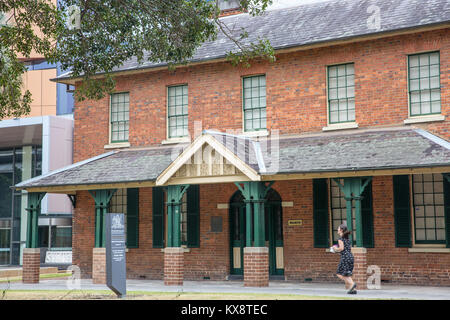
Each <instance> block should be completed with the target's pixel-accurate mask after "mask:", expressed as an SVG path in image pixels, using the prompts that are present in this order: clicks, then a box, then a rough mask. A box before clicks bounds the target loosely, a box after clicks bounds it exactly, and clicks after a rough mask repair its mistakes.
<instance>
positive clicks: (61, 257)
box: [45, 251, 72, 264]
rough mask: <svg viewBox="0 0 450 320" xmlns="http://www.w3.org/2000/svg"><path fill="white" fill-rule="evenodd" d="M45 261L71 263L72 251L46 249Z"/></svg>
mask: <svg viewBox="0 0 450 320" xmlns="http://www.w3.org/2000/svg"><path fill="white" fill-rule="evenodd" d="M45 263H68V264H72V251H47V253H46V254H45Z"/></svg>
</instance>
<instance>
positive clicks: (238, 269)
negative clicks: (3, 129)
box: [230, 203, 246, 275]
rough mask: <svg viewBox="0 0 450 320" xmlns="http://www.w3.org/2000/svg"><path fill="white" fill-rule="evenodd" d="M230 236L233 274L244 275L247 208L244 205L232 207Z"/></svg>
mask: <svg viewBox="0 0 450 320" xmlns="http://www.w3.org/2000/svg"><path fill="white" fill-rule="evenodd" d="M230 235H231V252H230V254H231V268H230V270H231V272H230V273H231V274H238V275H243V274H244V247H245V240H246V238H245V206H244V203H242V204H241V203H232V204H231V205H230Z"/></svg>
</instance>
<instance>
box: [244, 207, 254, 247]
mask: <svg viewBox="0 0 450 320" xmlns="http://www.w3.org/2000/svg"><path fill="white" fill-rule="evenodd" d="M245 206H246V208H245V209H246V210H245V219H246V220H245V222H246V223H245V246H246V247H251V246H252V225H253V223H252V203H251V201H250V200H245Z"/></svg>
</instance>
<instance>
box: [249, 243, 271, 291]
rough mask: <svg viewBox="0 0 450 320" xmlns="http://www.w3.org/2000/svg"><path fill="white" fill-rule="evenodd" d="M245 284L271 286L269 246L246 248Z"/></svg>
mask: <svg viewBox="0 0 450 320" xmlns="http://www.w3.org/2000/svg"><path fill="white" fill-rule="evenodd" d="M244 286H245V287H268V286H269V248H267V247H247V248H244Z"/></svg>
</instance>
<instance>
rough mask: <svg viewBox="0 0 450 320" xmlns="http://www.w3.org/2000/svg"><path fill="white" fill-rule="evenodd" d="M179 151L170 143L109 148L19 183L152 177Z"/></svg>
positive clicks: (77, 182)
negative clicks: (149, 147)
mask: <svg viewBox="0 0 450 320" xmlns="http://www.w3.org/2000/svg"><path fill="white" fill-rule="evenodd" d="M178 154H179V150H175V149H174V148H170V147H157V148H151V149H142V150H139V149H135V150H127V151H116V152H109V153H107V154H104V155H101V156H99V157H94V158H91V159H88V160H86V161H82V162H81V163H75V164H73V165H71V166H68V167H67V168H65V169H64V168H63V169H59V170H55V172H54V173H52V172H50V173H48V174H46V175H43V176H40V177H36V178H33V179H30V180H27V181H24V182H22V183H19V184H18V185H17V187H22V186H26V187H34V186H63V185H90V184H107V183H113V182H142V181H153V180H156V178H157V177H158V175H159V174H160V173H161V172H162V171H163V170H164V169H165V168H167V167H168V166H169V165H170V163H171V162H172V160H173V159H174V158H176V156H177V155H178Z"/></svg>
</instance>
